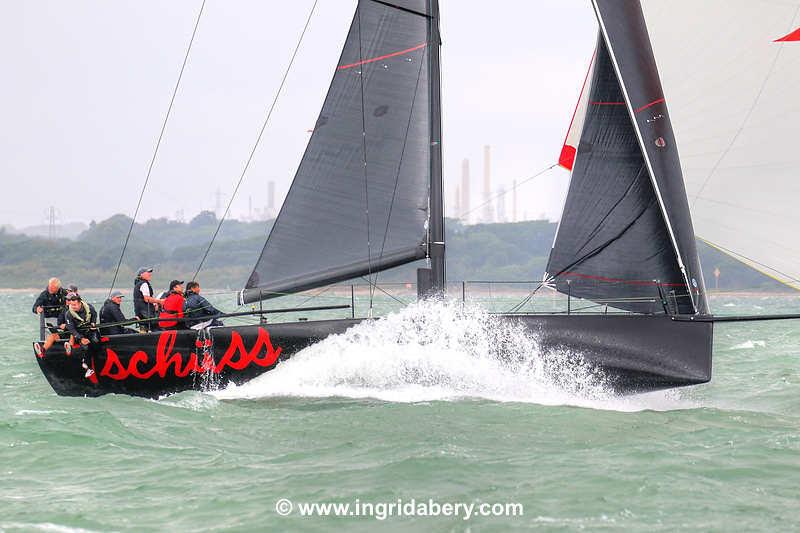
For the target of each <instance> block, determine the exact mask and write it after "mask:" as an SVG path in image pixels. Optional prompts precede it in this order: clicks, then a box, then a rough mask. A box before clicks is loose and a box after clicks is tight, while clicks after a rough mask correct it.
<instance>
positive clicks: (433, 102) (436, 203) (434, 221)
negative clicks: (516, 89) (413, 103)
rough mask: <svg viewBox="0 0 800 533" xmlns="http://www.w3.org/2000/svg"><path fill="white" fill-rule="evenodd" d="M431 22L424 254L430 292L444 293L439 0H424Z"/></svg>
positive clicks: (429, 33) (429, 30)
mask: <svg viewBox="0 0 800 533" xmlns="http://www.w3.org/2000/svg"><path fill="white" fill-rule="evenodd" d="M428 9H429V13H430V14H431V20H430V23H429V24H428V42H429V43H430V46H429V56H428V57H429V61H430V87H429V90H430V100H429V102H430V117H431V157H430V164H431V173H430V175H431V185H430V228H429V234H428V254H429V256H430V260H431V277H432V280H431V281H432V284H431V292H432V293H434V294H444V292H445V288H446V279H447V277H446V274H445V244H444V200H443V191H442V91H441V73H440V72H439V48H440V46H441V35H440V34H439V0H428Z"/></svg>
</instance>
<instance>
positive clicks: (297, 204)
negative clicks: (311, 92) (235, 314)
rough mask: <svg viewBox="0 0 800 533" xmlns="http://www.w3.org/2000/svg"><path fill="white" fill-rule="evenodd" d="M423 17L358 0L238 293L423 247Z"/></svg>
mask: <svg viewBox="0 0 800 533" xmlns="http://www.w3.org/2000/svg"><path fill="white" fill-rule="evenodd" d="M431 21H432V19H431V18H430V17H429V16H428V15H427V12H426V11H425V2H421V1H410V0H409V1H405V2H396V1H391V2H388V1H387V2H381V1H376V0H361V1H360V2H359V4H358V8H357V11H356V13H355V16H354V18H353V22H352V24H351V26H350V30H349V32H348V35H347V39H346V41H345V45H344V49H343V51H342V55H341V58H340V60H339V63H338V66H337V68H336V70H335V73H334V76H333V80H332V82H331V86H330V88H329V90H328V94H327V96H326V98H325V102H324V104H323V106H322V110H321V112H320V115H319V118H318V120H317V123H316V125H315V128H314V131H313V133H312V135H311V139H310V140H309V143H308V146H307V148H306V152H305V154H304V156H303V159H302V161H301V162H300V166H299V168H298V170H297V173H296V175H295V178H294V181H293V183H292V186H291V188H290V189H289V192H288V194H287V197H286V200H285V201H284V204H283V207H282V208H281V212H280V213H279V215H278V217H277V219H276V221H275V224H274V226H273V229H272V231H271V233H270V235H269V238H268V239H267V243H266V245H265V247H264V250H263V251H262V254H261V257H260V258H259V260H258V262H257V264H256V266H255V269H254V271H253V273H252V274H251V276H250V279H249V280H248V281H247V284H246V286H245V290H244V291H242V296H241V300H242V302H243V303H249V302H253V301H257V300H260V299H264V298H269V297H271V296H280V295H281V294H284V293H290V292H296V291H300V290H305V289H310V288H313V287H319V286H323V285H327V284H330V283H335V282H337V281H342V280H345V279H350V278H353V277H357V276H363V275H367V274H370V273H375V272H378V271H380V270H384V269H386V268H391V267H393V266H397V265H401V264H404V263H408V262H411V261H414V260H417V259H421V258H424V257H425V256H426V254H427V248H426V243H427V221H428V215H429V205H428V195H429V184H430V151H431V119H430V105H429V74H430V68H431V65H430V62H429V54H428V52H427V49H428V47H429V46H432V44H431V43H429V42H428V40H429V34H430V25H431V23H432V22H431ZM435 46H438V43H436V44H435Z"/></svg>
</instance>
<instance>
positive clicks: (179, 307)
mask: <svg viewBox="0 0 800 533" xmlns="http://www.w3.org/2000/svg"><path fill="white" fill-rule="evenodd" d="M183 303H184V298H183V282H182V281H179V280H177V279H173V280H172V281H170V282H169V295H168V296H167V297H166V298H165V299H164V305H163V309H162V310H161V314H160V315H159V316H158V318H159V321H158V327H160V328H161V329H177V328H178V327H179V325H180V327H183V320H176V319H177V318H183Z"/></svg>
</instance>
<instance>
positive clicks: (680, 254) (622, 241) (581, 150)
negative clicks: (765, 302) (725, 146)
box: [547, 0, 708, 314]
mask: <svg viewBox="0 0 800 533" xmlns="http://www.w3.org/2000/svg"><path fill="white" fill-rule="evenodd" d="M595 6H596V9H597V12H598V19H599V20H600V22H601V32H600V37H599V39H598V46H597V52H596V57H595V61H594V70H593V72H592V73H591V83H590V86H589V89H588V90H589V98H588V103H587V107H586V116H585V120H584V125H583V131H582V133H581V136H580V143H579V146H578V149H577V155H576V158H575V162H574V166H573V172H572V178H571V181H570V187H569V191H568V194H567V199H566V203H565V206H564V211H563V214H562V218H561V222H560V224H559V229H558V233H557V235H556V240H555V242H554V244H553V250H552V251H551V255H550V259H549V262H548V266H547V276H548V277H550V278H551V281H552V282H554V284H555V286H556V288H557V289H558V290H559V291H560V292H563V293H569V294H571V295H573V296H577V297H580V298H586V299H590V300H594V301H599V302H606V303H608V304H609V305H610V306H612V307H616V308H619V309H624V310H627V311H633V312H639V313H659V312H664V311H665V309H664V307H663V306H662V304H661V301H660V295H661V294H663V295H664V296H666V297H667V302H668V307H667V310H668V311H669V312H677V313H680V314H694V313H707V312H708V306H707V303H706V296H705V286H704V283H703V278H702V275H701V272H700V266H699V261H698V258H697V250H696V245H695V240H694V232H693V230H692V223H691V218H690V216H689V206H688V202H687V200H686V193H685V189H684V185H683V177H682V174H681V169H680V161H679V158H678V153H677V147H676V144H675V139H674V136H673V134H672V127H671V124H670V122H669V115H668V113H667V108H666V102H665V99H664V96H663V94H662V92H661V84H660V81H659V79H658V71H657V69H656V65H655V60H654V58H653V55H652V50H651V48H650V42H649V39H648V36H647V29H646V27H645V26H644V19H643V17H642V14H641V8H640V6H639V4H638V2H615V1H602V0H601V1H598V2H597V3H596V4H595ZM606 21H611V25H610V26H608V25H606V24H604V23H605V22H606ZM609 45H610V46H609ZM618 73H619V75H618ZM620 75H621V76H620ZM620 77H621V81H622V83H621V82H620ZM632 115H633V116H634V117H635V122H634V121H633V120H632V119H631V116H632ZM659 286H660V287H659ZM659 288H660V289H661V292H659Z"/></svg>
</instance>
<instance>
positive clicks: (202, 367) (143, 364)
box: [100, 328, 282, 381]
mask: <svg viewBox="0 0 800 533" xmlns="http://www.w3.org/2000/svg"><path fill="white" fill-rule="evenodd" d="M177 337H178V332H177V331H175V330H171V331H164V332H162V333H161V334H160V335H159V337H158V343H157V344H156V353H155V363H154V364H152V366H150V367H149V368H148V363H150V362H151V361H152V360H153V358H151V357H150V356H149V355H148V354H147V352H145V351H144V350H138V351H136V352H134V353H133V355H131V357H130V359H129V360H128V364H127V366H126V365H125V364H123V363H122V361H121V360H120V358H119V355H117V353H116V352H115V351H114V350H112V349H111V348H106V362H105V365H103V369H102V370H101V371H100V376H101V377H104V378H109V379H113V380H117V381H120V380H124V379H128V378H131V377H133V378H137V379H150V378H152V377H153V376H156V375H158V376H159V377H161V378H165V377H167V376H168V375H170V376H175V377H179V378H185V377H186V376H188V375H189V373H191V372H196V373H202V372H212V373H214V374H220V373H222V372H223V371H225V369H226V368H228V369H231V370H244V369H245V368H247V367H248V366H250V365H252V364H255V365H257V366H261V367H265V368H266V367H270V366H272V365H274V364H275V363H276V362H277V361H278V357H279V356H280V354H281V351H282V349H281V347H280V346H278V347H277V348H276V347H274V346H273V345H272V341H271V340H270V338H269V333H268V332H267V331H266V330H265V329H264V328H258V336H257V337H256V340H255V342H254V343H253V346H252V348H250V349H248V348H247V347H246V346H245V343H244V340H243V339H242V336H241V334H239V333H238V332H236V331H233V332H231V341H230V345H229V346H228V349H227V350H225V354H224V355H223V356H222V358H221V359H220V361H219V363H215V361H214V358H213V357H212V355H211V350H203V359H202V363H200V364H198V355H197V353H196V352H192V353H191V354H190V355H189V356H188V360H187V361H186V364H185V365H183V366H182V365H181V363H182V362H183V360H184V357H183V356H182V355H181V353H180V352H174V351H173V350H174V348H175V341H176V340H177ZM197 344H200V346H198V348H199V347H203V348H210V347H211V344H212V343H211V342H210V341H209V340H207V341H206V342H205V343H202V344H201V343H197Z"/></svg>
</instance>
